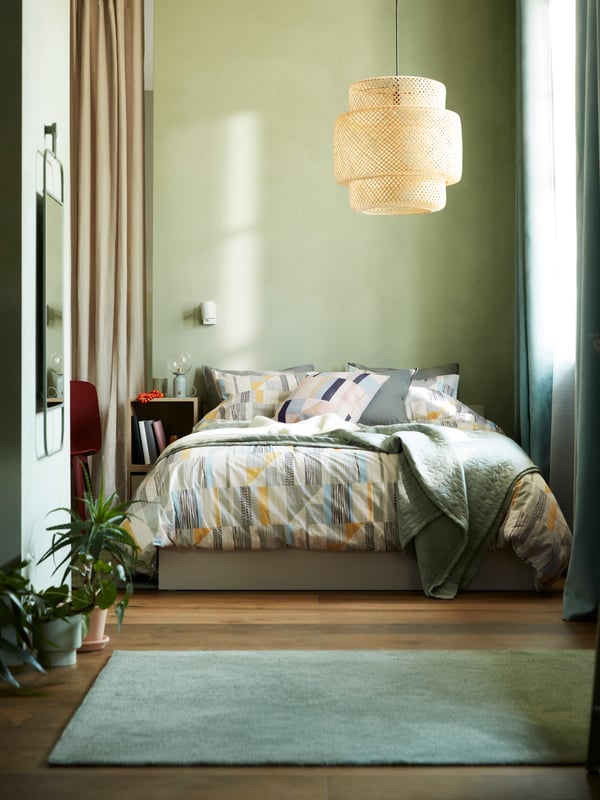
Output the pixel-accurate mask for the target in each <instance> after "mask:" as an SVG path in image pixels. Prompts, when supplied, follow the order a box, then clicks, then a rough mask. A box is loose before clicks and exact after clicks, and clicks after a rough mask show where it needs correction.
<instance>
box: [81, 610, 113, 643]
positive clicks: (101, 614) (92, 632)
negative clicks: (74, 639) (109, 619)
mask: <svg viewBox="0 0 600 800" xmlns="http://www.w3.org/2000/svg"><path fill="white" fill-rule="evenodd" d="M107 614H108V609H107V608H94V609H93V610H92V612H91V614H90V615H89V628H88V632H87V634H86V637H85V639H84V640H83V643H82V644H81V647H80V648H79V652H80V653H88V652H90V651H93V650H102V649H103V648H104V647H106V643H107V642H108V641H110V637H108V636H106V635H105V633H104V627H105V625H106V615H107Z"/></svg>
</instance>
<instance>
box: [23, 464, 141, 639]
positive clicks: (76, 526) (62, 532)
mask: <svg viewBox="0 0 600 800" xmlns="http://www.w3.org/2000/svg"><path fill="white" fill-rule="evenodd" d="M82 500H83V503H84V507H85V517H81V516H80V515H79V513H78V512H77V511H76V510H74V509H72V508H64V507H63V508H56V509H53V512H51V513H54V512H63V513H66V514H67V515H68V520H67V521H65V522H62V523H59V524H57V525H52V526H50V527H48V528H47V530H48V531H50V532H51V533H52V534H53V539H52V544H51V546H50V547H49V548H48V550H46V552H45V553H44V554H43V556H42V557H41V558H40V560H39V562H38V563H42V562H43V561H46V560H47V559H49V558H55V559H56V558H61V556H62V558H61V560H60V561H58V563H57V564H56V566H55V568H54V573H56V572H58V571H59V570H60V569H62V568H64V572H63V575H62V578H61V583H64V582H65V580H66V578H67V575H68V574H69V573H71V574H72V575H73V577H74V581H73V584H74V588H73V599H74V601H77V600H78V592H79V598H80V599H81V601H82V603H83V602H84V601H86V602H87V601H89V599H90V598H93V599H94V604H95V605H96V606H98V608H110V607H111V606H112V605H113V604H114V603H115V601H116V598H117V584H123V585H124V589H125V593H124V595H123V597H122V598H121V599H120V600H119V602H118V603H117V604H116V608H115V611H116V614H117V626H118V628H119V629H120V627H121V624H122V622H123V616H124V614H125V609H126V608H127V605H128V604H129V598H130V597H131V595H132V594H133V575H134V573H135V565H136V561H137V554H138V546H137V543H136V542H135V540H134V539H133V537H132V536H131V534H130V533H129V531H127V530H126V529H125V528H124V527H123V524H124V523H125V522H126V521H127V520H128V519H129V518H130V516H131V512H130V508H131V505H132V503H133V502H135V501H131V500H128V501H119V497H118V495H117V493H116V492H113V493H112V494H110V495H108V496H107V495H106V493H105V491H104V479H103V478H102V479H101V481H100V487H99V491H98V495H97V496H95V495H94V492H93V490H92V486H91V483H90V480H89V478H88V476H87V473H86V489H85V491H84V494H83V498H82Z"/></svg>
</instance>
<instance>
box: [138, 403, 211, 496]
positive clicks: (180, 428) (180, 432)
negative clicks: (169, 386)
mask: <svg viewBox="0 0 600 800" xmlns="http://www.w3.org/2000/svg"><path fill="white" fill-rule="evenodd" d="M129 405H130V409H131V416H133V415H134V414H135V415H137V417H138V419H160V420H162V423H163V427H164V429H165V435H166V438H167V443H168V442H169V440H170V439H171V437H172V436H176V437H177V438H179V437H180V436H185V435H186V434H188V433H191V432H192V428H193V427H194V425H195V424H196V422H198V398H197V397H159V398H157V399H156V400H151V401H150V402H149V403H142V402H141V401H139V400H137V399H136V398H132V399H131V400H130V401H129ZM151 466H152V464H134V463H133V462H132V460H131V425H129V426H128V428H127V495H128V497H132V495H133V493H134V492H135V489H136V488H137V486H138V485H139V483H140V482H141V481H142V480H143V478H144V476H145V475H146V473H147V472H148V470H149V469H150V468H151Z"/></svg>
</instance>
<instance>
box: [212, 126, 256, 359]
mask: <svg viewBox="0 0 600 800" xmlns="http://www.w3.org/2000/svg"><path fill="white" fill-rule="evenodd" d="M262 150H263V125H262V120H261V117H260V116H259V115H258V114H257V113H256V112H252V111H244V112H240V113H238V114H236V115H235V116H232V117H230V118H229V119H228V120H227V124H226V128H225V137H224V142H223V173H222V178H221V186H222V190H223V191H222V195H221V203H222V208H221V212H220V214H219V218H220V220H221V221H222V226H223V227H222V237H223V242H222V254H221V257H222V261H221V269H220V278H219V282H220V287H219V295H220V298H221V307H222V309H223V318H224V320H225V321H226V325H224V326H223V329H222V341H223V346H224V349H225V351H227V353H228V354H229V356H231V357H236V358H237V357H242V355H243V354H244V353H245V352H247V351H249V350H251V348H252V346H253V344H254V343H255V341H256V339H257V337H258V334H259V329H260V324H261V317H262V314H263V307H264V306H263V293H262V291H261V286H262V232H261V223H262V206H263V203H262V192H261V187H262Z"/></svg>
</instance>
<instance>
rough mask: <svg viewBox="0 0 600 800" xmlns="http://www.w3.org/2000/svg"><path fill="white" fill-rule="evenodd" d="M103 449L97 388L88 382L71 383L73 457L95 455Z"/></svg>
mask: <svg viewBox="0 0 600 800" xmlns="http://www.w3.org/2000/svg"><path fill="white" fill-rule="evenodd" d="M101 447H102V428H101V425H100V406H99V405H98V393H97V392H96V387H95V386H94V384H93V383H89V382H88V381H71V455H82V456H83V455H93V454H94V453H98V452H99V451H100V448H101Z"/></svg>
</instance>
